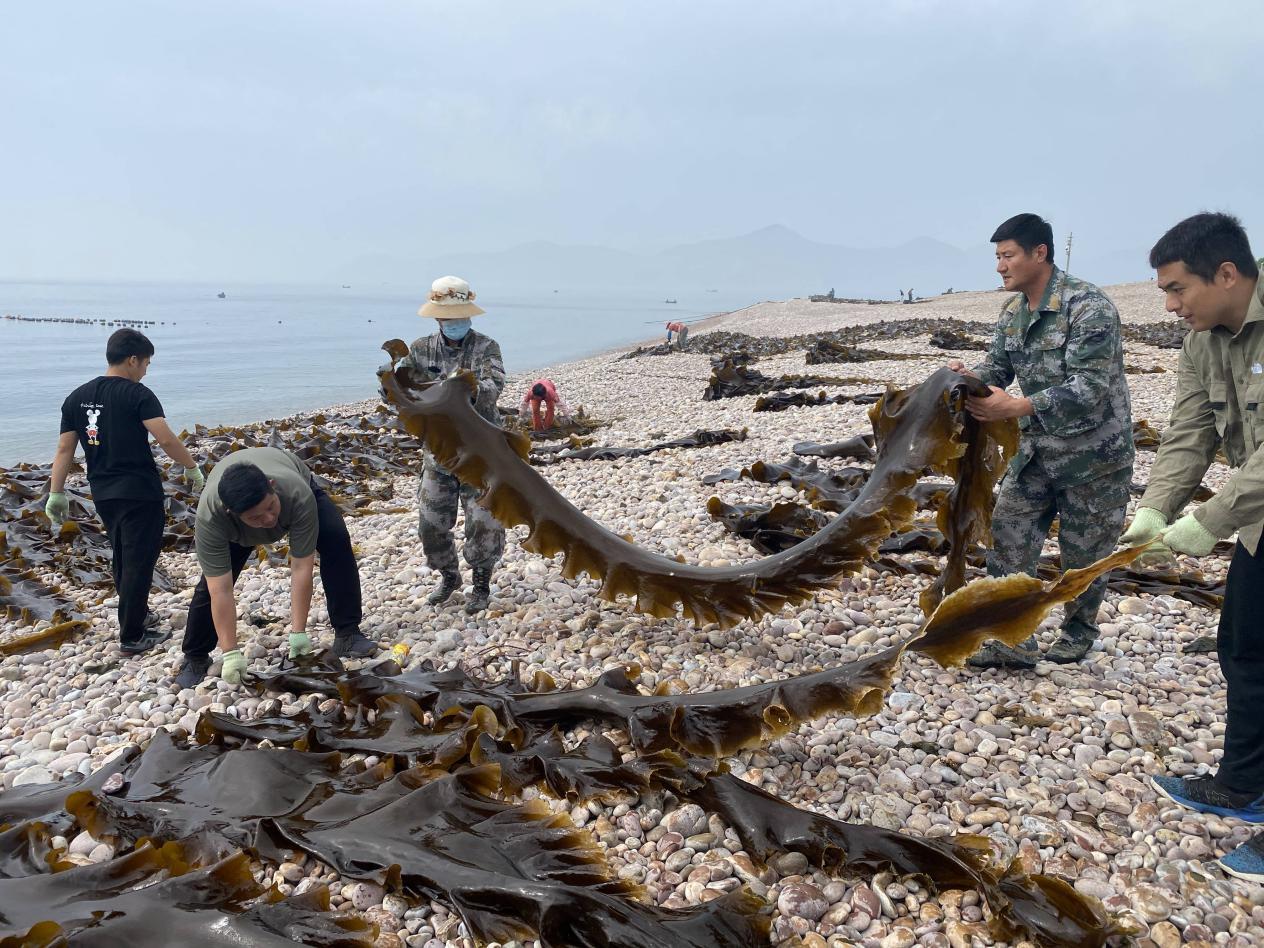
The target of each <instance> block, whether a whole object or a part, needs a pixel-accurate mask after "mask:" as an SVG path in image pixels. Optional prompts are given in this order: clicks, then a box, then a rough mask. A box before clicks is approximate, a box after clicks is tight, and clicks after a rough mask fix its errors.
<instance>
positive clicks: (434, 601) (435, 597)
mask: <svg viewBox="0 0 1264 948" xmlns="http://www.w3.org/2000/svg"><path fill="white" fill-rule="evenodd" d="M460 588H461V574H460V573H441V574H440V576H439V585H438V586H437V587H436V588H435V591H434V592H432V593H431V594H430V595H429V596H427V597H426V602H428V603H430V605H432V606H437V605H439V604H440V603H444V602H447V601H448V597H450V596H451V595H452V594H453V593H454V592H456V591H457V590H458V589H460Z"/></svg>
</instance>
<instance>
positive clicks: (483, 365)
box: [399, 329, 505, 425]
mask: <svg viewBox="0 0 1264 948" xmlns="http://www.w3.org/2000/svg"><path fill="white" fill-rule="evenodd" d="M399 364H400V365H406V366H409V367H411V368H412V369H414V370H416V371H417V372H418V373H419V374H420V375H421V376H422V378H423V379H424V380H425V381H428V382H429V381H438V380H439V379H442V378H446V377H447V376H449V375H451V374H452V373H453V372H455V371H457V370H458V369H468V370H469V371H471V372H473V373H474V375H475V376H476V377H477V378H478V394H477V395H475V397H474V408H475V410H476V411H477V412H478V413H479V414H480V415H482V416H483V417H484V418H486V419H487V420H488V421H490V422H491V423H492V424H493V425H499V424H500V409H499V408H497V407H496V402H497V401H498V400H499V398H500V393H501V391H503V390H504V388H505V363H504V362H502V361H501V358H500V345H499V344H498V343H497V342H496V340H495V339H493V338H491V336H484V335H483V334H482V333H480V332H475V331H474V330H473V329H471V330H470V331H469V332H468V333H466V334H465V338H464V339H462V340H461V343H460V345H457V346H450V345H448V344H447V343H445V342H444V341H443V339H442V336H441V334H440V333H437V332H436V333H435V334H434V335H432V336H423V337H422V338H420V339H417V340H415V341H414V342H413V344H412V345H411V346H409V347H408V355H406V356H404V358H403V359H401V360H400V362H399Z"/></svg>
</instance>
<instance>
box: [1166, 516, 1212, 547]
mask: <svg viewBox="0 0 1264 948" xmlns="http://www.w3.org/2000/svg"><path fill="white" fill-rule="evenodd" d="M1159 539H1160V540H1162V541H1163V543H1164V544H1165V545H1166V546H1167V548H1168V549H1169V550H1172V551H1173V552H1175V553H1187V554H1189V555H1190V556H1206V555H1207V554H1208V553H1210V552H1211V548H1212V547H1214V546H1215V545H1216V537H1215V535H1214V534H1212V533H1211V532H1210V531H1209V530H1208V529H1207V528H1206V527H1204V526H1203V525H1202V524H1201V523H1199V522H1198V520H1197V519H1196V518H1195V517H1194V515H1193V514H1186V515H1185V516H1183V517H1181V519H1180V520H1178V521H1176V523H1174V524H1172V525H1171V526H1170V527H1168V528H1167V529H1166V530H1164V531H1163V532H1162V533H1160V534H1159Z"/></svg>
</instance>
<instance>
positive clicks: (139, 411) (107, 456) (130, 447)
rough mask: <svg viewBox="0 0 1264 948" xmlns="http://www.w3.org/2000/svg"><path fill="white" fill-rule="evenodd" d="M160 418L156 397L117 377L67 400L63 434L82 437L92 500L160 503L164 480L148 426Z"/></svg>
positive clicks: (63, 409) (95, 382) (89, 386)
mask: <svg viewBox="0 0 1264 948" xmlns="http://www.w3.org/2000/svg"><path fill="white" fill-rule="evenodd" d="M162 417H164V415H163V412H162V405H161V404H160V403H159V401H158V397H157V396H156V395H154V393H153V392H151V391H150V390H149V389H148V388H146V387H145V386H144V385H142V384H141V383H140V382H133V381H131V380H129V379H125V378H120V377H119V376H116V375H101V376H98V377H97V378H95V379H93V380H92V381H91V382H87V383H85V384H83V385H80V386H79V387H78V388H77V389H75V390H74V391H73V392H71V393H70V395H68V396H67V397H66V400H65V401H64V402H62V406H61V430H62V434H65V433H66V432H67V431H73V432H75V434H76V435H78V437H79V444H80V445H82V446H83V454H84V458H85V460H86V461H87V463H88V483H89V484H90V485H91V486H92V498H93V500H150V499H158V500H161V499H162V496H163V494H162V478H161V477H159V475H158V465H156V464H155V463H154V455H153V452H152V451H150V449H149V431H148V429H146V428H145V425H144V422H146V421H148V420H149V419H150V418H162Z"/></svg>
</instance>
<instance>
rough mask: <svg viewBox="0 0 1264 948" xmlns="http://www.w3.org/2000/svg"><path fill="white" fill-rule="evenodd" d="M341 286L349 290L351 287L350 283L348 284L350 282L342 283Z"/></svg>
mask: <svg viewBox="0 0 1264 948" xmlns="http://www.w3.org/2000/svg"><path fill="white" fill-rule="evenodd" d="M342 288H343V289H344V290H349V289H351V284H350V283H344V284H342Z"/></svg>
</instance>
